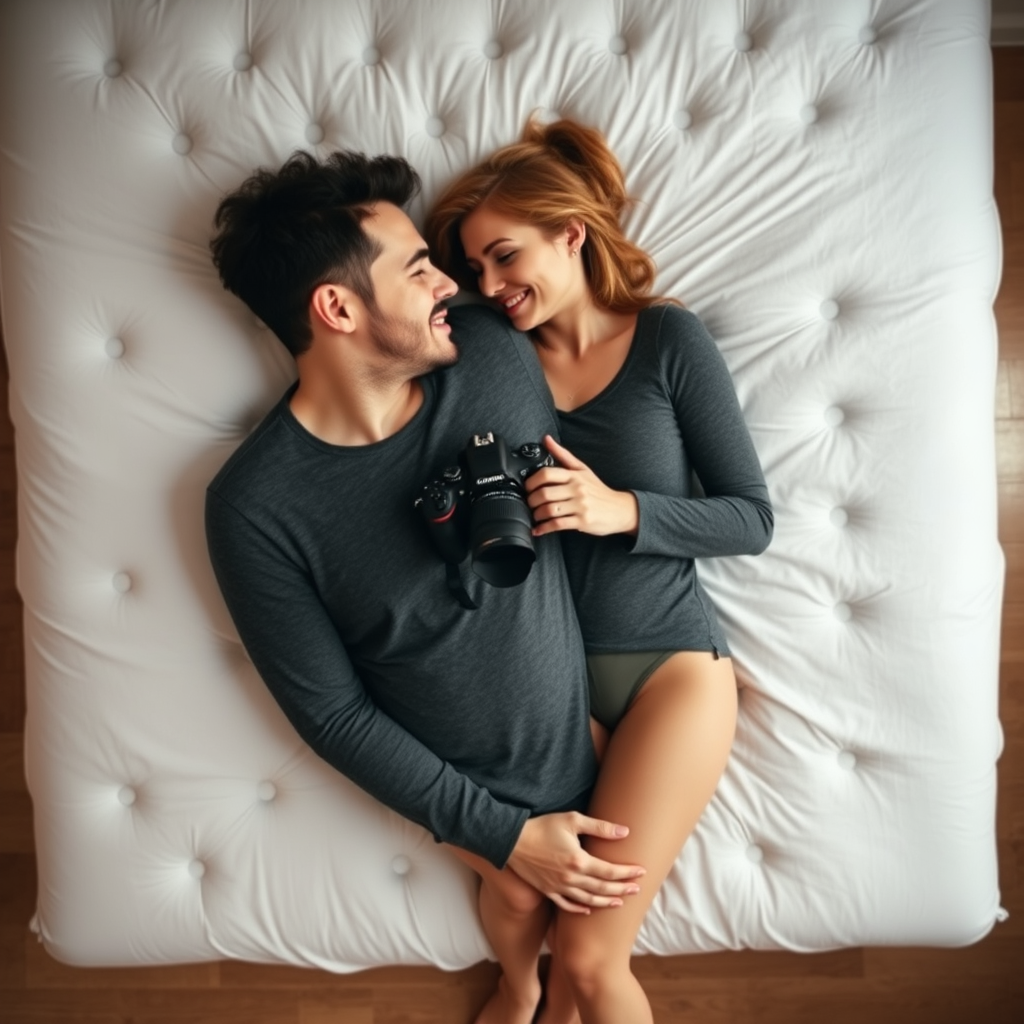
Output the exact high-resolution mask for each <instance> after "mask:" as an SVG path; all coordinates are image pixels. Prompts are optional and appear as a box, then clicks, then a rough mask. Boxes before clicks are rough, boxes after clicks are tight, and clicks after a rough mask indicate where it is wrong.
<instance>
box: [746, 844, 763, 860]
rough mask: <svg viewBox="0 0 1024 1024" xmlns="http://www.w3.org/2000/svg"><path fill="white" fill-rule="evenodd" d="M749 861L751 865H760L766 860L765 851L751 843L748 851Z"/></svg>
mask: <svg viewBox="0 0 1024 1024" xmlns="http://www.w3.org/2000/svg"><path fill="white" fill-rule="evenodd" d="M746 854H747V860H749V861H750V863H751V864H760V863H761V862H762V861H763V860H764V850H762V849H761V847H760V846H758V845H757V843H751V844H750V845H749V846H748V847H747V850H746Z"/></svg>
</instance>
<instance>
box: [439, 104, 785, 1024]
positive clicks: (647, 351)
mask: <svg viewBox="0 0 1024 1024" xmlns="http://www.w3.org/2000/svg"><path fill="white" fill-rule="evenodd" d="M626 204H627V197H626V193H625V184H624V179H623V174H622V170H621V168H620V167H619V164H618V162H617V161H616V159H615V157H614V155H613V154H612V153H611V151H610V150H609V148H608V146H607V144H606V143H605V141H604V139H603V138H602V136H601V135H600V133H598V132H597V131H595V130H593V129H590V128H586V127H584V126H582V125H579V124H576V123H574V122H571V121H558V122H556V123H554V124H551V125H549V126H546V127H544V126H541V125H538V124H536V123H533V122H530V123H528V124H527V126H526V128H525V130H524V132H523V136H522V138H521V140H520V141H519V142H518V143H515V144H513V145H511V146H507V147H505V148H503V149H501V150H499V151H498V152H497V153H495V154H494V155H493V156H492V157H491V158H490V159H489V160H486V161H485V162H484V163H482V164H481V165H480V166H479V167H476V168H474V169H472V170H470V171H468V172H467V173H466V174H464V175H463V176H462V177H461V178H459V179H458V180H457V181H455V182H454V183H453V184H452V185H451V186H450V187H449V188H448V190H447V191H446V192H445V194H444V195H443V196H442V197H441V199H440V200H439V201H438V203H437V205H436V207H435V208H434V210H433V212H432V213H431V215H430V217H429V219H428V223H427V226H426V236H427V242H428V244H429V245H430V247H431V250H432V252H433V253H434V254H435V256H436V258H437V261H438V262H439V265H440V266H441V268H442V269H443V270H445V271H446V272H447V273H448V274H449V275H450V276H452V277H454V278H455V279H456V280H458V281H459V283H460V284H461V285H463V286H464V287H470V288H476V289H478V290H479V291H480V292H481V293H482V294H483V295H484V296H486V297H488V298H490V299H492V300H495V301H496V302H497V303H499V304H500V305H501V307H502V308H503V309H504V310H505V312H506V314H507V315H508V317H509V319H510V320H511V322H512V324H513V325H514V326H515V327H517V328H518V329H520V330H522V331H525V332H527V333H528V334H529V336H530V337H531V339H532V341H533V344H534V348H535V350H536V353H537V357H538V359H539V360H540V363H541V365H542V367H543V369H544V373H545V376H546V378H547V381H548V385H549V387H550V390H551V394H552V397H553V399H554V404H555V407H556V409H557V411H558V418H559V422H560V426H561V435H562V442H563V445H564V447H563V446H562V445H559V444H557V443H555V441H554V439H553V438H547V439H546V443H547V444H548V446H549V448H550V450H551V451H552V452H553V454H554V455H555V457H556V459H557V461H558V463H559V465H558V466H557V467H553V468H550V469H546V470H542V471H540V472H538V473H536V474H534V475H533V476H532V477H531V478H530V479H529V481H528V483H527V487H528V490H529V499H528V500H529V504H530V507H531V509H532V512H533V516H534V520H535V523H536V526H535V529H534V533H535V534H536V535H538V536H540V535H543V534H546V533H551V532H555V531H558V532H561V536H562V541H563V549H564V552H565V560H566V565H567V568H568V571H569V578H570V583H571V585H572V589H573V596H574V599H575V602H576V607H577V611H578V613H579V619H580V625H581V627H582V630H583V636H584V641H585V643H586V647H587V655H588V667H589V672H590V677H591V711H592V714H593V716H594V717H595V718H596V719H597V721H598V722H599V723H600V726H599V727H597V728H596V729H595V742H597V744H598V746H599V749H600V748H601V747H604V750H603V760H602V765H601V773H600V776H599V779H598V782H597V786H596V788H595V791H594V796H593V802H592V804H591V807H590V813H591V814H592V815H593V816H595V817H598V818H603V819H605V820H608V821H614V822H620V823H622V824H624V825H626V826H628V827H629V835H628V837H627V838H626V839H622V840H617V841H615V842H614V843H613V842H610V841H607V840H600V839H592V840H590V839H588V841H587V843H586V846H587V849H588V851H589V852H591V853H593V854H594V855H596V856H598V857H602V858H605V859H607V860H614V861H618V862H628V863H634V864H641V865H643V866H644V867H645V868H646V869H647V873H646V876H645V877H644V878H643V880H642V884H641V887H640V892H639V893H638V894H637V895H635V896H632V897H630V898H628V899H626V900H625V901H624V902H623V905H622V906H620V907H616V908H615V909H608V910H600V911H596V912H594V913H591V914H573V913H565V912H564V911H563V912H562V913H560V914H559V916H558V919H557V922H556V926H555V931H554V935H553V943H552V947H553V954H554V956H553V972H552V976H551V979H550V980H549V987H548V999H547V1006H546V1008H545V1012H544V1016H543V1018H542V1019H543V1020H544V1021H551V1022H552V1024H554V1021H556V1020H572V1019H574V1014H575V1011H574V1010H573V1008H572V1002H573V1001H575V1004H576V1006H577V1007H578V1009H579V1014H580V1016H581V1017H582V1020H583V1021H584V1022H585V1024H604V1022H608V1024H632V1022H649V1021H651V1020H652V1016H651V1009H650V1005H649V1004H648V1002H647V999H646V996H645V994H644V992H643V990H642V988H641V987H640V985H639V983H638V982H637V980H636V978H635V977H634V976H633V975H632V973H631V971H630V966H629V962H630V951H631V949H632V947H633V943H634V940H635V939H636V935H637V932H638V930H639V928H640V925H641V923H642V921H643V917H644V914H645V913H646V911H647V909H648V908H649V906H650V904H651V901H652V900H653V898H654V895H655V892H656V891H657V888H658V886H659V885H660V884H661V882H662V881H663V880H664V878H665V877H666V875H667V874H668V872H669V870H670V869H671V867H672V865H673V863H674V861H675V859H676V857H677V856H678V854H679V851H680V849H681V848H682V846H683V844H684V842H685V841H686V839H687V837H688V836H689V835H690V833H691V832H692V831H693V828H694V827H695V825H696V824H697V821H698V819H699V817H700V815H701V813H702V811H703V810H704V807H705V806H706V805H707V803H708V801H709V800H710V799H711V796H712V794H713V793H714V790H715V787H716V785H717V783H718V780H719V778H720V776H721V773H722V771H723V769H724V767H725V763H726V760H727V758H728V754H729V750H730V747H731V744H732V738H733V733H734V729H735V722H736V683H735V676H734V674H733V668H732V661H731V658H730V657H729V649H728V645H727V643H726V640H725V637H724V636H723V635H722V631H721V629H720V628H719V625H718V622H717V619H716V616H715V610H714V608H713V606H712V604H711V601H710V600H709V598H708V596H707V594H706V593H705V591H704V590H703V589H702V587H701V585H700V582H699V581H698V579H697V574H696V569H695V566H694V561H693V560H694V558H696V557H711V556H716V555H735V554H756V553H759V552H761V551H763V550H764V548H765V547H766V546H767V545H768V542H769V540H770V538H771V533H772V522H773V520H772V510H771V505H770V503H769V500H768V492H767V488H766V487H765V483H764V478H763V475H762V473H761V468H760V465H759V463H758V459H757V455H756V453H755V451H754V448H753V445H752V443H751V441H750V437H749V434H748V432H747V429H746V426H745V424H744V421H743V417H742V413H741V411H740V408H739V403H738V402H737V399H736V395H735V391H734V389H733V386H732V382H731V380H730V377H729V374H728V371H727V369H726V367H725V364H724V362H723V360H722V358H721V356H720V354H719V352H718V349H717V347H716V346H715V344H714V342H713V341H712V340H711V338H710V337H709V335H708V334H707V332H706V330H705V329H704V328H703V326H702V325H701V323H700V321H699V320H698V319H697V318H696V317H695V316H694V315H693V314H692V313H689V312H687V311H686V310H684V309H683V308H681V307H680V306H679V305H678V304H677V303H674V302H672V301H671V300H666V299H662V298H658V297H655V296H653V295H651V287H652V285H653V281H654V264H653V261H652V260H651V259H650V257H649V256H647V254H646V253H644V252H643V251H642V250H641V249H639V248H638V247H637V246H635V245H633V244H632V243H631V242H629V241H628V240H627V239H626V238H625V236H624V235H623V232H622V229H621V226H620V217H621V215H622V212H623V210H624V209H625V207H626ZM691 471H693V472H695V473H696V474H697V477H698V478H699V480H700V483H701V487H702V489H703V496H702V497H701V496H697V497H694V496H692V494H691ZM605 742H607V745H606V746H604V744H605ZM559 969H560V971H561V972H562V973H560V971H559Z"/></svg>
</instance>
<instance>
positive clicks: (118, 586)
mask: <svg viewBox="0 0 1024 1024" xmlns="http://www.w3.org/2000/svg"><path fill="white" fill-rule="evenodd" d="M110 583H111V586H112V587H113V588H114V589H115V590H116V591H117V592H118V593H119V594H127V593H128V591H129V590H131V589H132V578H131V576H129V575H128V573H126V572H115V573H114V576H113V578H112V579H111V581H110Z"/></svg>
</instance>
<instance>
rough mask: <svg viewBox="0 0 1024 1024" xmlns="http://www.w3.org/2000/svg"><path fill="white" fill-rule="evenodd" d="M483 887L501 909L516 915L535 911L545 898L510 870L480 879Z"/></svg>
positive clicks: (529, 913)
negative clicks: (494, 876)
mask: <svg viewBox="0 0 1024 1024" xmlns="http://www.w3.org/2000/svg"><path fill="white" fill-rule="evenodd" d="M482 885H483V889H485V890H486V891H487V893H488V895H489V897H490V898H491V899H492V900H494V901H495V902H496V903H497V904H498V905H499V907H500V908H501V910H502V911H504V912H505V913H507V914H511V915H514V916H517V917H528V916H529V915H531V914H534V913H536V911H537V910H538V908H539V907H540V906H541V905H542V904H543V903H545V902H546V898H545V896H544V895H543V894H542V893H539V892H538V891H537V890H536V889H534V888H533V886H532V885H528V884H527V883H526V882H524V881H523V880H522V879H521V878H520V877H519V876H518V875H516V874H515V873H513V872H512V871H511V870H507V871H506V872H502V874H501V875H500V876H498V877H496V878H484V879H482Z"/></svg>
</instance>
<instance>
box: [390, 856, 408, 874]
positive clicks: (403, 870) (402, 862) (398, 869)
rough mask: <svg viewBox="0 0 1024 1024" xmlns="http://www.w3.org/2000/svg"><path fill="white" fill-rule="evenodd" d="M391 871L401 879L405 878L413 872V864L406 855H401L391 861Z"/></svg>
mask: <svg viewBox="0 0 1024 1024" xmlns="http://www.w3.org/2000/svg"><path fill="white" fill-rule="evenodd" d="M391 870H392V871H394V873H395V874H396V875H398V876H399V877H404V876H405V875H407V874H409V872H410V871H411V870H412V862H411V861H410V860H409V858H408V857H406V856H405V855H404V854H401V853H400V854H399V855H398V856H397V857H395V858H394V859H393V860H392V861H391Z"/></svg>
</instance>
